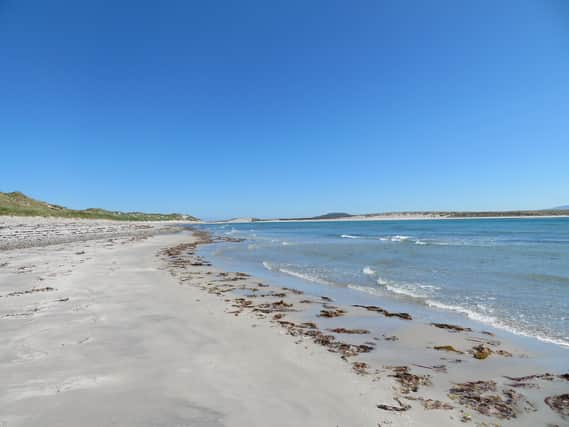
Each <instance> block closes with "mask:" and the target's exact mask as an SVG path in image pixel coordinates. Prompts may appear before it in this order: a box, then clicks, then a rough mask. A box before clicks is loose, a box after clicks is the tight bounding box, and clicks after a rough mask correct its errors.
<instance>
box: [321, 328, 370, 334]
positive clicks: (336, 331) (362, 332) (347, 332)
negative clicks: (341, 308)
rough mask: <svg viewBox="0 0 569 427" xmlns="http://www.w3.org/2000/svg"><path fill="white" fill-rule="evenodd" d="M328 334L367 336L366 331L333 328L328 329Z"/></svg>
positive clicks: (367, 332)
mask: <svg viewBox="0 0 569 427" xmlns="http://www.w3.org/2000/svg"><path fill="white" fill-rule="evenodd" d="M328 330H329V331H330V332H334V333H335V334H369V331H368V330H367V329H346V328H334V329H328Z"/></svg>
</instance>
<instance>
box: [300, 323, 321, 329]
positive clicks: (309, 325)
mask: <svg viewBox="0 0 569 427" xmlns="http://www.w3.org/2000/svg"><path fill="white" fill-rule="evenodd" d="M299 326H300V327H301V328H309V329H318V326H316V323H314V322H302V323H301V324H300V325H299Z"/></svg>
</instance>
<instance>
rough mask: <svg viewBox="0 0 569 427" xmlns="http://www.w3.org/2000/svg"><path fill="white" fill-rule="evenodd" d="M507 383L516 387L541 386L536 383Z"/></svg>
mask: <svg viewBox="0 0 569 427" xmlns="http://www.w3.org/2000/svg"><path fill="white" fill-rule="evenodd" d="M506 385H507V386H508V387H514V388H539V385H537V384H535V383H509V384H506Z"/></svg>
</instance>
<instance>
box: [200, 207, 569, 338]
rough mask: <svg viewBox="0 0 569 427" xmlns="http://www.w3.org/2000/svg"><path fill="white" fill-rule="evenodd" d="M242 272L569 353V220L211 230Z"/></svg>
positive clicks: (211, 252) (215, 255)
mask: <svg viewBox="0 0 569 427" xmlns="http://www.w3.org/2000/svg"><path fill="white" fill-rule="evenodd" d="M203 227H205V228H207V229H209V230H210V231H212V232H214V233H215V234H220V235H229V236H233V237H242V238H245V239H246V240H245V241H243V242H240V243H229V244H218V245H212V246H211V247H210V248H209V249H207V251H208V256H209V257H211V258H212V260H213V261H214V262H215V261H218V262H222V263H225V264H238V265H239V268H240V269H241V270H242V271H248V272H252V273H254V274H260V275H264V276H265V277H270V278H281V279H283V280H295V281H296V282H297V284H300V285H302V282H304V283H305V284H310V287H311V288H312V290H314V288H315V286H320V287H322V292H325V290H326V289H328V290H330V289H337V290H342V292H341V294H342V295H343V296H344V298H352V299H357V300H361V299H362V298H363V299H366V298H369V299H372V298H373V299H375V298H377V297H380V298H382V299H383V300H386V301H390V302H391V303H392V304H394V305H395V306H402V307H404V308H410V309H413V308H416V309H418V310H420V311H423V312H428V311H429V310H431V311H432V312H433V313H440V312H449V313H454V314H458V315H460V316H464V317H465V318H470V319H471V320H475V321H478V322H482V323H485V324H487V325H490V326H492V327H494V328H498V329H502V330H506V331H509V332H511V333H514V334H517V335H523V336H530V337H534V338H537V339H539V340H542V341H546V342H551V343H555V344H558V345H561V346H569V218H531V219H464V220H405V221H365V222H364V221H360V222H356V221H337V222H304V223H298V222H295V223H293V222H289V223H250V224H219V225H204V226H203Z"/></svg>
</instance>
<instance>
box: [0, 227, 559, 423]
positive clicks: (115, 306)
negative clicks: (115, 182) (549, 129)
mask: <svg viewBox="0 0 569 427" xmlns="http://www.w3.org/2000/svg"><path fill="white" fill-rule="evenodd" d="M0 239H1V240H0V242H1V243H0V301H1V305H0V328H1V334H2V337H3V340H2V343H1V344H0V346H1V349H0V378H2V381H1V385H0V408H1V409H0V425H3V426H10V427H11V426H37V425H43V426H76V425H84V426H106V425H117V426H122V425H128V426H134V425H136V426H141V425H144V426H257V425H258V426H267V425H270V426H298V425H306V426H388V425H393V426H424V425H438V426H441V425H443V426H444V425H460V424H461V423H467V424H470V425H516V426H519V425H524V426H526V425H527V426H533V425H566V424H567V423H568V422H569V418H567V417H568V416H569V414H568V413H567V403H566V402H565V403H563V402H564V400H563V399H564V397H563V396H566V393H567V390H568V388H569V386H568V384H569V377H567V374H566V372H548V371H547V370H546V366H543V364H542V363H541V362H540V355H539V354H535V353H532V352H531V351H529V350H528V349H525V348H519V347H517V346H516V345H514V344H512V343H508V342H506V341H504V340H502V339H501V337H496V336H493V335H490V334H488V333H485V331H483V330H469V329H462V328H461V327H460V325H448V324H439V325H432V324H421V323H418V322H416V321H415V320H414V319H413V313H393V312H389V311H386V310H384V309H382V308H381V307H377V306H359V307H351V306H350V307H345V306H341V305H338V304H335V302H334V301H333V300H332V299H331V298H330V297H329V296H327V295H326V291H325V289H323V291H322V294H321V295H307V294H303V293H301V292H300V291H298V290H294V289H286V288H281V287H277V286H273V285H272V284H270V283H264V282H262V281H259V280H258V279H256V278H254V277H251V276H249V275H247V274H244V273H240V272H238V271H235V272H226V271H221V270H219V269H217V268H215V267H214V266H212V265H211V264H210V263H209V261H208V260H206V259H202V258H201V257H200V256H199V254H198V245H199V244H207V243H211V238H210V236H209V235H207V234H205V233H201V232H197V233H196V232H192V231H188V230H181V229H180V228H178V227H176V225H174V224H170V223H140V224H137V223H116V222H112V221H75V220H38V219H33V218H26V219H19V218H18V219H17V218H11V219H9V218H2V219H1V220H0ZM362 319H364V320H366V319H367V321H368V322H369V320H370V319H371V320H372V321H373V323H374V329H373V330H371V329H370V330H366V329H362V328H361V327H360V326H358V325H359V323H360V322H362Z"/></svg>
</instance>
